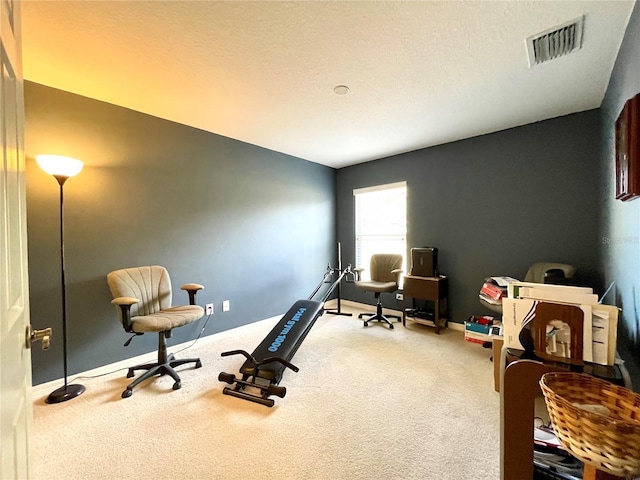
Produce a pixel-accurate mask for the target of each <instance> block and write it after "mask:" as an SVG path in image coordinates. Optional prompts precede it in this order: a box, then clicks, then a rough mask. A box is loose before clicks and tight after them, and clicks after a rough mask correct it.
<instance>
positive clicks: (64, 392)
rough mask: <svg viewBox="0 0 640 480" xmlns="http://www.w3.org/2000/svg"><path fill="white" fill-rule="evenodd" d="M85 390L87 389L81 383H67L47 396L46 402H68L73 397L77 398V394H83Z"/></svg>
mask: <svg viewBox="0 0 640 480" xmlns="http://www.w3.org/2000/svg"><path fill="white" fill-rule="evenodd" d="M85 390H86V389H85V388H84V385H79V384H73V385H65V386H63V387H60V388H58V389H57V390H54V391H53V392H51V393H50V394H49V396H48V397H47V399H46V400H45V402H46V403H61V402H66V401H67V400H71V399H72V398H76V397H77V396H79V395H82V393H83V392H84V391H85Z"/></svg>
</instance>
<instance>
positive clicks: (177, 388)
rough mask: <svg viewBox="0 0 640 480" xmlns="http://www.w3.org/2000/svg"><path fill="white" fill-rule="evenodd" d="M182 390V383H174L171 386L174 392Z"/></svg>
mask: <svg viewBox="0 0 640 480" xmlns="http://www.w3.org/2000/svg"><path fill="white" fill-rule="evenodd" d="M181 388H182V382H176V383H174V384H173V389H174V390H180V389H181Z"/></svg>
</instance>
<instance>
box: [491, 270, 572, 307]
mask: <svg viewBox="0 0 640 480" xmlns="http://www.w3.org/2000/svg"><path fill="white" fill-rule="evenodd" d="M575 273H576V267H574V266H573V265H568V264H566V263H554V262H538V263H534V264H533V265H531V266H530V267H529V270H527V273H526V275H525V276H524V281H525V282H533V283H558V284H567V283H570V282H571V281H572V279H573V276H574V275H575ZM480 303H481V304H482V305H484V306H485V307H486V308H488V309H489V310H491V311H493V312H495V313H498V314H500V315H502V303H491V302H490V301H488V300H486V299H485V298H483V296H482V295H480Z"/></svg>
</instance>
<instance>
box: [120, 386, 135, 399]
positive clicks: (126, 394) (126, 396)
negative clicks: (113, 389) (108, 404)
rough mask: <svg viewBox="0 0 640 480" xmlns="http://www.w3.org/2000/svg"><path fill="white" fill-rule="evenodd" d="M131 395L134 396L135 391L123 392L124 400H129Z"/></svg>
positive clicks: (127, 390)
mask: <svg viewBox="0 0 640 480" xmlns="http://www.w3.org/2000/svg"><path fill="white" fill-rule="evenodd" d="M131 395H133V390H131V389H129V388H127V389H126V390H125V391H124V392H122V398H129V397H130V396H131Z"/></svg>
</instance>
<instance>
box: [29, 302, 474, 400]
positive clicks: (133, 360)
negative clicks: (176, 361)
mask: <svg viewBox="0 0 640 480" xmlns="http://www.w3.org/2000/svg"><path fill="white" fill-rule="evenodd" d="M343 305H344V306H347V307H349V308H351V309H354V310H362V311H364V312H375V311H376V307H375V305H368V304H364V303H358V302H353V301H351V300H340V306H341V307H342V306H343ZM336 308H338V300H337V299H333V300H329V301H328V302H326V303H325V309H336ZM382 312H383V313H384V314H386V315H402V312H401V311H398V310H392V309H388V308H383V309H382ZM281 316H282V315H276V316H274V317H270V318H266V319H264V320H258V321H263V322H264V321H269V320H276V319H279V318H280V317H281ZM237 328H239V327H237ZM449 328H450V329H451V330H456V331H460V332H464V325H463V324H461V323H453V322H449ZM225 332H228V330H225ZM220 333H222V332H220ZM216 335H217V334H215V333H214V334H213V335H207V336H206V337H202V338H200V339H199V340H198V342H199V344H200V345H208V344H209V343H213V342H215V341H216ZM192 343H193V340H189V341H188V342H184V343H181V344H179V345H172V346H171V347H170V348H169V350H170V351H172V352H173V351H177V350H182V349H183V348H185V347H188V346H189V345H191V344H192ZM157 355H158V353H157V352H156V351H153V352H149V353H145V354H143V355H138V356H135V357H130V358H126V359H124V360H120V361H118V362H114V363H110V364H108V365H103V366H101V367H97V368H94V369H91V370H86V371H84V372H80V373H76V374H75V375H69V377H68V380H69V381H72V380H73V379H74V378H79V377H99V376H101V375H107V374H110V373H114V372H116V371H118V370H125V369H127V368H129V367H131V366H132V365H139V364H141V363H147V362H153V361H155V360H156V359H157V358H158V357H157ZM61 383H64V379H63V378H58V379H56V380H51V381H50V382H46V383H40V384H38V385H34V386H33V387H32V394H33V395H34V396H35V397H37V396H41V395H47V394H48V393H50V392H52V391H53V390H55V389H56V388H59V387H60V386H61V385H60V384H61Z"/></svg>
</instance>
